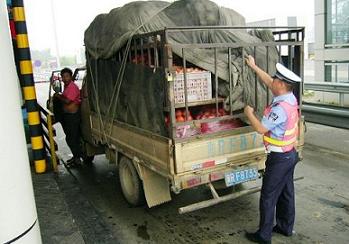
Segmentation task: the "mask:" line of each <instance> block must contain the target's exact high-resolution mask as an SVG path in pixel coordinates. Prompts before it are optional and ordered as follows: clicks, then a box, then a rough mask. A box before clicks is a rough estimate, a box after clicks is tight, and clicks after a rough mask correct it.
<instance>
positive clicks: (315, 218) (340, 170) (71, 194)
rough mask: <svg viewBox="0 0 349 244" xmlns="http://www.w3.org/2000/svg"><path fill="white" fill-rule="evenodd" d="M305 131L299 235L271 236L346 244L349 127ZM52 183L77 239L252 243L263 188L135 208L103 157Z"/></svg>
mask: <svg viewBox="0 0 349 244" xmlns="http://www.w3.org/2000/svg"><path fill="white" fill-rule="evenodd" d="M39 93H40V94H45V93H46V92H39ZM307 128H308V131H307V134H306V145H305V150H304V160H303V161H302V162H300V163H299V164H298V165H297V167H296V175H295V177H298V176H304V177H305V178H304V179H303V180H300V181H297V182H296V183H295V190H296V223H295V227H294V229H295V231H296V234H294V235H293V236H292V237H284V236H281V235H279V234H274V235H273V239H272V241H273V243H343V244H344V243H349V190H348V189H349V139H348V138H349V131H348V130H341V129H334V128H331V127H327V126H321V125H315V124H308V126H307ZM57 130H58V136H57V140H58V144H59V153H60V155H61V157H62V158H63V159H64V160H66V159H68V158H69V157H70V155H69V154H70V152H69V149H68V148H67V146H66V144H65V141H64V134H62V132H61V129H60V126H59V125H58V126H57ZM55 181H56V183H57V186H58V189H59V191H60V193H59V194H60V195H61V196H62V198H63V199H64V201H65V205H66V207H67V209H69V211H70V213H71V215H70V216H69V218H72V219H73V222H74V226H75V227H74V228H76V229H77V231H78V232H79V235H81V238H80V239H79V238H78V240H79V242H77V243H249V242H248V241H247V240H246V239H245V238H244V234H245V232H246V231H255V230H256V228H257V226H258V219H259V209H258V205H259V193H256V194H253V195H249V196H244V197H241V198H239V199H236V200H232V201H229V202H226V203H222V204H219V205H216V206H213V207H209V208H206V209H202V210H198V211H194V212H192V213H188V214H184V215H180V214H178V208H179V207H182V206H186V205H188V204H191V203H194V202H197V201H200V200H204V199H209V198H211V196H210V192H209V191H208V190H207V189H206V188H205V187H199V188H196V189H193V190H189V191H183V192H182V193H180V194H179V195H174V194H173V195H172V198H173V200H172V201H171V202H168V203H165V204H163V205H160V206H157V207H154V208H151V209H149V208H148V207H146V206H144V207H137V208H134V207H130V206H129V205H128V204H127V202H126V201H125V199H124V198H123V196H122V193H121V189H120V184H119V183H118V174H117V168H116V166H115V165H113V164H109V162H108V160H107V159H106V158H105V157H104V156H98V157H96V158H95V160H94V163H93V164H92V165H83V166H82V167H79V168H74V169H71V172H68V171H67V170H66V169H65V168H64V167H63V166H60V172H59V174H58V175H57V177H55ZM256 184H260V180H259V181H257V183H256ZM39 221H40V213H39ZM43 222H44V221H41V222H40V224H41V232H42V235H43V240H44V241H45V240H46V241H47V243H50V242H52V243H56V241H53V240H55V239H54V238H53V236H54V235H55V234H57V232H58V231H59V228H57V231H56V232H55V231H54V230H52V229H51V230H48V228H49V227H48V226H43V225H42V223H43ZM46 222H47V221H46ZM50 228H54V227H50ZM48 233H50V235H48ZM57 243H59V240H57Z"/></svg>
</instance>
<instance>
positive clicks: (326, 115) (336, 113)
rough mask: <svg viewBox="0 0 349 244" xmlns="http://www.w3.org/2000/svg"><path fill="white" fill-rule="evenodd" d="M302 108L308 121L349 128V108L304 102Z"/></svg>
mask: <svg viewBox="0 0 349 244" xmlns="http://www.w3.org/2000/svg"><path fill="white" fill-rule="evenodd" d="M302 110H303V114H304V115H305V116H304V117H305V120H306V121H308V122H313V123H317V124H323V125H329V126H333V127H338V128H345V129H349V108H344V107H338V106H331V105H324V104H313V103H303V106H302Z"/></svg>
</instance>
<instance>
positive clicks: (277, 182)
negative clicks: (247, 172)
mask: <svg viewBox="0 0 349 244" xmlns="http://www.w3.org/2000/svg"><path fill="white" fill-rule="evenodd" d="M297 161H298V157H297V152H296V151H295V150H294V149H293V150H292V151H290V152H286V153H275V152H272V153H270V154H268V157H267V161H266V163H265V164H266V169H265V175H264V177H263V185H262V190H261V198H260V205H259V210H260V222H259V235H260V237H262V238H263V239H264V240H267V241H268V240H271V234H272V230H273V226H274V215H275V208H276V224H277V226H278V227H279V228H280V229H281V230H282V231H283V232H284V233H286V234H291V233H292V230H293V225H294V220H295V200H294V185H293V173H294V168H295V166H296V163H297Z"/></svg>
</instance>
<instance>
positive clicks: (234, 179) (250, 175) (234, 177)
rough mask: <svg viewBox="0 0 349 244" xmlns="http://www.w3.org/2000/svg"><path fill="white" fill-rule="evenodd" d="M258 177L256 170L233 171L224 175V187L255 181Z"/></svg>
mask: <svg viewBox="0 0 349 244" xmlns="http://www.w3.org/2000/svg"><path fill="white" fill-rule="evenodd" d="M257 177H258V170H257V168H245V169H241V170H235V171H233V172H229V173H226V174H225V184H226V186H233V185H236V184H240V183H243V182H246V181H250V180H255V179H257Z"/></svg>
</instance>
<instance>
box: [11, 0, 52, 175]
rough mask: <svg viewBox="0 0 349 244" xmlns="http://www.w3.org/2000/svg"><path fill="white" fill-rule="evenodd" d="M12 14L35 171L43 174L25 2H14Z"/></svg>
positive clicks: (41, 144)
mask: <svg viewBox="0 0 349 244" xmlns="http://www.w3.org/2000/svg"><path fill="white" fill-rule="evenodd" d="M12 13H13V19H14V22H15V29H16V39H17V47H18V61H19V69H20V74H19V77H20V79H21V84H22V89H23V95H24V100H25V106H26V109H27V112H28V124H29V130H30V137H31V138H30V140H31V144H32V150H33V158H34V163H35V171H36V173H43V172H45V171H46V152H45V148H44V141H43V136H42V127H41V121H40V112H39V107H38V104H37V100H36V93H35V86H34V77H33V66H32V62H31V57H30V49H29V41H28V35H27V25H26V22H25V13H24V4H23V0H12Z"/></svg>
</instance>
